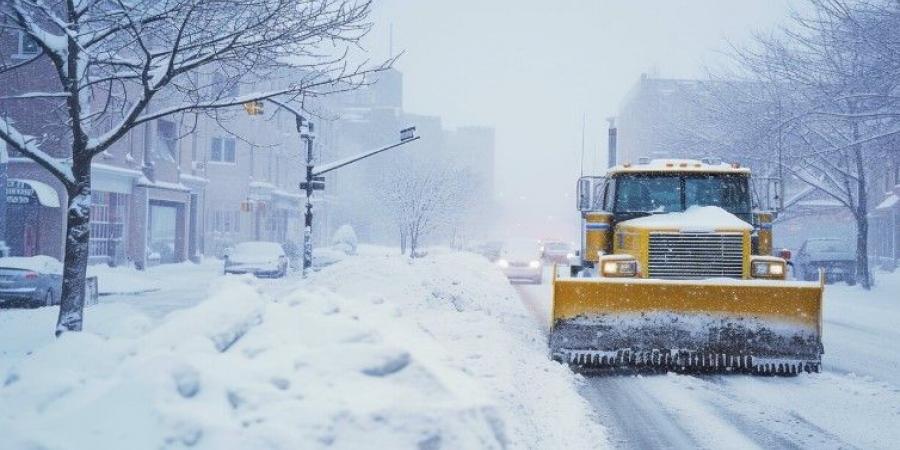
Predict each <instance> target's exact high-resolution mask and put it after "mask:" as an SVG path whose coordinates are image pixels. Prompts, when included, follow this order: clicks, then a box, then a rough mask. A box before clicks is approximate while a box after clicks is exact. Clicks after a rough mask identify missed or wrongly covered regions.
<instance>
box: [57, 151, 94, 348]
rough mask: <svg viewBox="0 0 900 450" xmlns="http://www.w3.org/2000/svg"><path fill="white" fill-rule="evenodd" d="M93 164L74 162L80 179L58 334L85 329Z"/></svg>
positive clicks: (72, 206)
mask: <svg viewBox="0 0 900 450" xmlns="http://www.w3.org/2000/svg"><path fill="white" fill-rule="evenodd" d="M90 167H91V165H90V162H88V163H87V164H73V167H72V170H73V172H75V174H74V175H75V179H76V180H77V183H76V184H75V185H74V186H72V187H71V188H69V189H68V194H69V202H68V208H69V209H68V214H67V222H66V244H65V248H66V249H65V253H66V254H65V266H64V271H63V286H62V293H61V297H60V304H59V319H58V320H57V322H56V335H57V336H59V335H60V334H62V333H64V332H66V331H81V325H82V319H83V315H84V294H85V278H86V277H87V262H88V251H89V245H90V236H91V218H90V212H91V168H90Z"/></svg>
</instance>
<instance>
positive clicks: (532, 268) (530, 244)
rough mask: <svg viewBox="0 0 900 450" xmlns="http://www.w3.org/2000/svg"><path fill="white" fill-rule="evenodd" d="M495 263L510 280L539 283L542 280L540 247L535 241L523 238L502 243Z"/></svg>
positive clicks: (542, 270) (542, 267) (542, 269)
mask: <svg viewBox="0 0 900 450" xmlns="http://www.w3.org/2000/svg"><path fill="white" fill-rule="evenodd" d="M497 265H498V266H499V267H500V268H501V269H503V273H504V274H506V278H509V280H510V281H525V282H532V283H535V284H541V282H543V280H544V265H543V263H542V262H541V248H540V245H539V244H538V242H537V241H532V240H527V239H524V240H511V241H508V242H506V243H504V244H503V248H501V249H500V255H499V258H498V259H497Z"/></svg>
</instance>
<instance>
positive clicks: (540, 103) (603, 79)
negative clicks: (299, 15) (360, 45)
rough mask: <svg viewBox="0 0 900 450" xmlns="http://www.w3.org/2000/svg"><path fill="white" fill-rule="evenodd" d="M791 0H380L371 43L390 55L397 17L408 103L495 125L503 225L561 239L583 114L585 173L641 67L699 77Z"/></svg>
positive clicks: (449, 118)
mask: <svg viewBox="0 0 900 450" xmlns="http://www.w3.org/2000/svg"><path fill="white" fill-rule="evenodd" d="M789 1H790V0H684V1H676V0H656V1H652V0H643V1H641V0H635V1H626V0H619V1H612V0H549V1H548V0H543V1H537V0H378V1H376V7H375V17H374V19H375V21H376V23H377V27H376V29H375V30H374V31H373V33H372V35H371V36H370V39H369V41H370V42H369V44H368V48H370V49H371V50H372V51H373V54H374V55H376V56H380V57H384V56H386V55H387V54H388V42H389V32H388V30H389V24H393V29H394V39H393V42H394V50H395V52H399V51H401V50H403V51H405V52H406V53H405V55H404V56H403V58H402V59H401V61H400V62H399V64H398V66H397V67H398V68H399V69H400V70H401V71H402V72H403V74H404V108H405V109H406V110H407V111H409V112H415V113H421V114H431V115H438V116H441V117H442V118H443V119H444V122H445V125H448V126H456V125H488V126H493V127H495V128H496V132H497V158H496V161H497V179H496V186H497V193H496V194H497V195H498V196H499V198H500V199H501V201H502V202H503V204H504V205H505V206H506V211H507V213H506V217H505V220H504V223H505V224H506V228H508V227H514V228H515V232H517V233H519V234H520V235H523V236H531V235H535V234H537V235H536V236H534V237H541V236H550V235H554V234H555V235H560V234H566V235H568V234H570V233H572V232H573V227H572V226H573V224H577V215H576V213H575V210H574V209H573V205H572V200H571V199H572V197H573V194H572V192H571V191H572V189H573V188H574V184H575V179H576V178H577V176H578V174H579V170H580V164H579V157H580V152H581V120H582V115H585V116H586V117H587V136H586V147H587V156H586V158H585V162H586V163H587V166H588V170H587V171H588V172H590V171H591V170H593V169H594V168H595V167H596V166H597V164H598V163H599V161H605V158H606V153H605V152H606V120H605V118H606V117H609V116H613V115H615V113H616V110H617V107H618V105H619V103H620V101H621V100H622V98H623V97H624V96H625V94H626V93H627V92H628V90H629V89H630V88H631V87H632V86H633V85H634V83H635V82H636V81H637V80H638V78H639V77H640V75H641V73H643V72H650V71H652V72H655V73H657V74H658V75H659V76H662V77H670V78H691V77H697V76H701V75H702V74H703V67H704V65H705V64H708V63H714V62H715V59H716V58H717V57H718V54H717V52H718V51H721V50H723V49H724V47H725V43H726V40H728V39H730V40H734V41H741V40H744V39H746V38H747V37H748V36H749V35H750V34H751V33H752V32H753V31H755V30H764V29H768V28H771V27H773V26H775V25H777V24H779V23H782V22H784V20H785V17H786V15H787V14H788V13H789V9H788V8H789V6H788V5H789ZM426 138H427V137H426ZM538 180H547V182H546V183H539V182H538ZM510 211H512V212H510ZM505 233H506V232H505ZM576 238H577V236H572V239H573V240H574V239H576Z"/></svg>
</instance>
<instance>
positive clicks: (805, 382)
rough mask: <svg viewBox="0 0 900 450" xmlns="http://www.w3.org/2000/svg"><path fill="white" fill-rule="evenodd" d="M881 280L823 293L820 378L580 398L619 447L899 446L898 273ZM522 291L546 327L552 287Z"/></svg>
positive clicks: (628, 384)
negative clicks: (867, 286) (868, 288)
mask: <svg viewBox="0 0 900 450" xmlns="http://www.w3.org/2000/svg"><path fill="white" fill-rule="evenodd" d="M877 281H878V284H877V286H876V287H875V288H874V289H873V290H872V291H870V292H867V291H865V290H863V289H862V288H860V287H858V286H857V287H849V286H846V285H843V284H837V285H828V286H826V288H825V311H824V319H825V326H824V331H823V340H824V345H825V355H824V372H823V373H821V374H813V375H802V376H798V377H795V378H769V377H753V376H745V375H738V376H724V375H712V376H709V375H708V376H691V375H675V374H668V375H660V376H629V377H594V378H589V379H587V380H586V383H585V384H584V385H583V386H582V388H581V392H582V394H583V395H584V397H585V398H586V399H588V400H589V401H590V402H591V404H592V406H593V407H594V410H595V411H596V413H597V414H598V416H599V418H600V420H601V421H602V422H603V423H604V424H605V425H606V426H607V428H608V433H609V434H610V436H611V440H612V442H613V444H615V446H616V447H620V448H640V449H646V448H672V447H687V448H697V447H700V448H884V449H888V448H897V442H900V428H898V427H897V423H900V373H898V370H897V367H900V345H897V342H898V341H900V329H898V327H897V324H898V323H900V272H896V273H893V274H889V273H879V274H878V275H877ZM518 291H519V293H520V295H521V296H522V298H523V301H524V302H525V303H526V305H527V306H528V307H529V309H530V310H531V311H532V312H533V314H534V316H535V317H536V319H537V323H539V324H546V323H547V317H549V305H550V300H549V299H550V291H549V287H548V286H546V285H545V286H537V287H532V286H520V287H518ZM647 430H654V431H653V432H650V433H648V432H647Z"/></svg>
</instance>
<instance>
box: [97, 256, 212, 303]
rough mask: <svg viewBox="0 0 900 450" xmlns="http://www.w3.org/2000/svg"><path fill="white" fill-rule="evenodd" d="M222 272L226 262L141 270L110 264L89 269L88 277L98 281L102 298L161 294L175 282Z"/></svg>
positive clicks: (166, 266) (208, 260) (164, 265)
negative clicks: (154, 292) (104, 296)
mask: <svg viewBox="0 0 900 450" xmlns="http://www.w3.org/2000/svg"><path fill="white" fill-rule="evenodd" d="M221 270H222V262H221V261H219V260H216V259H212V258H209V259H205V260H203V262H202V263H200V264H199V265H198V264H195V263H192V262H184V263H179V264H163V265H159V266H154V267H149V268H147V269H146V270H137V269H135V268H133V267H127V266H118V267H110V266H108V265H106V264H95V265H90V266H88V272H87V273H88V276H95V277H97V284H98V285H99V290H100V295H115V294H120V295H136V294H143V293H147V292H153V291H159V290H160V289H162V288H163V287H165V286H168V285H171V284H172V283H173V282H179V283H180V282H182V278H183V277H184V276H185V275H187V276H197V275H198V271H199V273H203V272H217V271H221Z"/></svg>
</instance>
